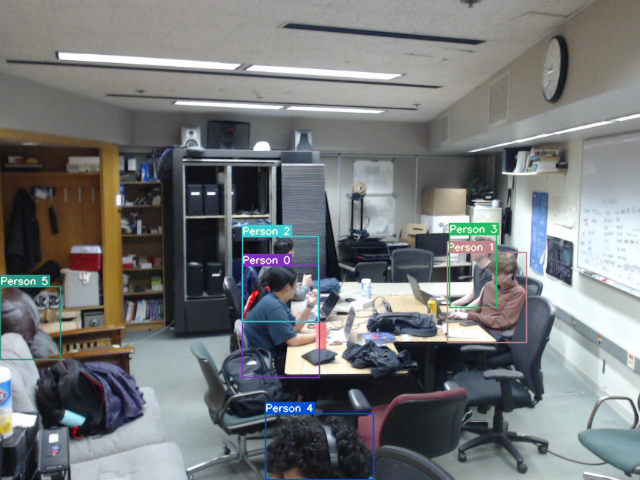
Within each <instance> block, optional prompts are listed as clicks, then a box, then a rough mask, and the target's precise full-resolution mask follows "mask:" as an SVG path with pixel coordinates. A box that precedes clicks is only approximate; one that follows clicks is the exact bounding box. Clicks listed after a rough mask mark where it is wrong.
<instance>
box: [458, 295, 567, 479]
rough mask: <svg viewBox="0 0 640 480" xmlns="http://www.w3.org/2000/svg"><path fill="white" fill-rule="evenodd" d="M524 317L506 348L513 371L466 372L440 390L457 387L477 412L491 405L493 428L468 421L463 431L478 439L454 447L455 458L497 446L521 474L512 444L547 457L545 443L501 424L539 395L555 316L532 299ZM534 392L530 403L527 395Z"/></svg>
mask: <svg viewBox="0 0 640 480" xmlns="http://www.w3.org/2000/svg"><path fill="white" fill-rule="evenodd" d="M527 313H528V318H527V321H526V322H518V324H517V325H516V331H515V333H514V335H513V342H514V343H512V345H511V357H512V360H513V366H514V370H506V369H492V370H486V371H481V370H470V371H466V372H462V373H458V374H457V375H455V376H454V377H453V382H448V383H447V384H445V386H446V387H445V388H447V389H450V388H459V387H462V388H464V389H465V390H467V392H468V395H469V403H468V404H469V405H470V406H475V407H478V409H479V411H481V410H485V411H486V410H488V409H489V408H490V407H494V415H493V426H489V424H488V422H469V423H468V424H466V425H464V426H463V427H462V430H463V431H469V432H472V433H476V434H478V435H480V436H479V437H477V438H474V439H473V440H471V441H469V442H467V443H465V444H464V445H462V446H461V447H460V448H459V449H458V460H460V461H461V462H464V461H466V459H467V456H466V454H465V452H466V451H467V450H469V449H471V448H474V447H477V446H479V445H485V444H488V443H496V444H498V445H501V446H502V447H504V448H506V449H507V450H508V451H509V453H510V454H511V455H512V456H513V457H514V458H515V459H516V461H517V462H518V472H520V473H525V472H526V471H527V466H526V465H525V464H524V460H523V458H522V456H521V455H520V453H519V452H518V450H517V449H516V447H515V446H514V445H513V442H529V443H533V444H535V445H537V446H538V451H539V452H540V453H547V449H548V446H549V442H547V441H546V440H543V439H541V438H537V437H532V436H528V435H518V434H517V433H515V432H510V431H509V430H508V423H507V422H505V421H504V416H503V414H504V412H511V411H512V410H513V409H515V408H523V407H534V406H535V405H536V404H537V403H538V402H539V401H540V400H542V395H543V393H544V385H543V382H542V370H541V366H540V364H541V359H542V352H544V348H545V346H546V345H547V342H548V341H549V335H550V333H551V327H552V326H553V322H554V320H555V316H556V309H555V307H554V306H553V304H552V303H551V302H550V301H549V299H547V298H544V297H531V298H529V299H528V302H527ZM462 348H463V349H465V350H467V352H471V351H477V352H487V353H493V352H495V348H494V347H492V346H489V345H466V346H464V347H462ZM532 394H533V399H532V398H531V395H532Z"/></svg>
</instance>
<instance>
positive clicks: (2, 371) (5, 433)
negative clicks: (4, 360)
mask: <svg viewBox="0 0 640 480" xmlns="http://www.w3.org/2000/svg"><path fill="white" fill-rule="evenodd" d="M11 400H12V399H11V370H9V368H7V367H0V435H2V438H3V439H7V438H9V437H10V436H11V435H13V422H12V421H11V414H12V413H13V410H12V408H11V403H12V402H11Z"/></svg>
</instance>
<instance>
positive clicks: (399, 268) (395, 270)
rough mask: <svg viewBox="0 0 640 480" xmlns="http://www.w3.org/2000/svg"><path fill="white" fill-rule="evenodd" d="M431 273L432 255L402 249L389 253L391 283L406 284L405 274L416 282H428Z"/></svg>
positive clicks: (421, 251)
mask: <svg viewBox="0 0 640 480" xmlns="http://www.w3.org/2000/svg"><path fill="white" fill-rule="evenodd" d="M432 272H433V253H432V252H430V251H428V250H421V249H418V248H402V249H400V250H394V251H393V252H392V253H391V281H392V282H395V283H404V282H408V281H409V280H408V279H407V273H408V274H409V275H411V276H412V277H415V278H416V279H417V280H418V282H430V281H431V273H432Z"/></svg>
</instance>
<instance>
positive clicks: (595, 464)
mask: <svg viewBox="0 0 640 480" xmlns="http://www.w3.org/2000/svg"><path fill="white" fill-rule="evenodd" d="M547 452H548V453H550V454H551V455H554V456H556V457H558V458H561V459H563V460H566V461H568V462H573V463H579V464H580V465H588V466H590V467H595V466H598V465H604V464H606V463H607V462H601V463H587V462H580V461H578V460H572V459H571V458H567V457H563V456H562V455H560V454H558V453H555V452H552V451H551V450H547Z"/></svg>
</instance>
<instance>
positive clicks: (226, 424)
mask: <svg viewBox="0 0 640 480" xmlns="http://www.w3.org/2000/svg"><path fill="white" fill-rule="evenodd" d="M191 353H193V355H194V356H195V357H196V358H197V359H198V363H199V364H200V369H201V370H202V374H203V375H204V379H205V380H206V382H207V391H206V392H205V394H204V403H205V404H206V405H207V408H208V409H209V416H210V417H211V420H212V421H213V423H214V424H215V425H217V426H218V427H220V428H221V429H222V430H224V432H225V433H226V434H227V435H237V437H238V443H237V445H236V444H234V443H233V442H232V441H231V440H228V439H226V438H223V439H222V444H223V445H222V450H223V452H224V455H223V456H221V457H218V458H214V459H213V460H209V461H208V462H203V463H200V464H198V465H194V466H193V467H189V468H187V475H188V476H189V478H190V479H192V478H193V474H194V473H196V472H199V471H201V470H204V469H206V468H209V467H213V466H215V465H220V464H223V463H228V462H233V461H238V462H242V463H244V464H245V465H247V466H248V467H249V468H250V469H251V471H252V472H253V473H254V474H255V475H256V477H257V478H259V479H260V480H264V477H263V476H262V474H261V473H260V472H259V471H258V469H257V468H256V467H255V465H254V464H253V463H251V457H257V456H259V455H264V447H262V448H258V449H255V450H247V435H249V434H252V433H257V432H261V431H264V428H265V416H264V415H256V416H253V417H246V418H240V417H236V416H235V415H233V414H231V413H229V405H230V404H231V402H232V401H233V400H234V399H236V398H240V397H247V396H251V395H259V394H263V395H266V396H267V397H269V399H270V400H273V399H272V398H270V395H269V393H268V392H266V391H264V390H262V391H256V392H248V393H239V394H236V395H232V396H230V397H228V398H227V392H226V389H225V386H224V382H223V381H222V378H221V377H220V374H219V372H218V369H217V367H216V364H215V362H214V361H213V359H212V358H211V355H210V354H209V352H208V350H207V349H206V347H205V346H204V345H203V344H202V342H196V343H194V344H192V345H191ZM278 419H279V417H278V416H277V415H267V419H266V421H267V426H269V427H270V426H272V425H274V424H275V422H277V421H278ZM232 451H233V453H232Z"/></svg>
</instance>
